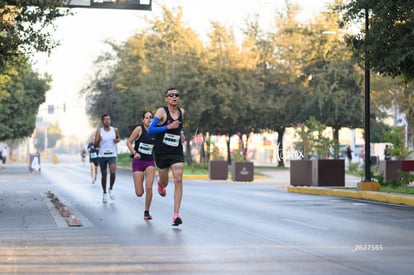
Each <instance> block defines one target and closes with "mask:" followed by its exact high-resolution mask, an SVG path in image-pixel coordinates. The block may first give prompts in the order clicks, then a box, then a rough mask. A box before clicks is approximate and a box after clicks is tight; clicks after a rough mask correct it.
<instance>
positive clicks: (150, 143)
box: [134, 125, 155, 160]
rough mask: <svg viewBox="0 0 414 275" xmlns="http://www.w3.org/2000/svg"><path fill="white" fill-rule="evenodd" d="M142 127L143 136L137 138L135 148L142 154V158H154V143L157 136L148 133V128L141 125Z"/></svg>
mask: <svg viewBox="0 0 414 275" xmlns="http://www.w3.org/2000/svg"><path fill="white" fill-rule="evenodd" d="M140 127H141V129H142V132H141V136H140V137H139V138H137V139H136V140H135V146H134V149H135V151H137V152H138V153H139V154H140V155H141V158H140V159H142V160H154V152H153V149H154V145H155V136H150V135H148V132H147V130H145V127H144V126H142V125H141V126H140Z"/></svg>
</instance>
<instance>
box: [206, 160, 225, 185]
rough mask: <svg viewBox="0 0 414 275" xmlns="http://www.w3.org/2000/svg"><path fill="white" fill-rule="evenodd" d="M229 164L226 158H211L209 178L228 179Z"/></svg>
mask: <svg viewBox="0 0 414 275" xmlns="http://www.w3.org/2000/svg"><path fill="white" fill-rule="evenodd" d="M228 174H229V166H228V164H227V161H226V160H210V161H209V162H208V178H209V179H211V180H227V177H228Z"/></svg>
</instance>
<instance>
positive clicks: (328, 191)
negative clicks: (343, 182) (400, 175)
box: [287, 186, 414, 206]
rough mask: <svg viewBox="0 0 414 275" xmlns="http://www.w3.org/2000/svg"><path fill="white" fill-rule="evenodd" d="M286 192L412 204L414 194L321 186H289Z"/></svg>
mask: <svg viewBox="0 0 414 275" xmlns="http://www.w3.org/2000/svg"><path fill="white" fill-rule="evenodd" d="M287 190H288V192H292V193H302V194H310V195H322V196H338V197H348V198H354V199H362V200H370V201H378V202H386V203H394V204H404V205H410V206H414V196H413V195H407V194H395V193H393V194H391V193H383V192H376V191H358V190H355V189H345V188H344V189H341V188H321V187H312V186H310V187H307V186H289V187H288V188H287Z"/></svg>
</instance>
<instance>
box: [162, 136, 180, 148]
mask: <svg viewBox="0 0 414 275" xmlns="http://www.w3.org/2000/svg"><path fill="white" fill-rule="evenodd" d="M180 139H181V136H180V135H173V134H169V133H165V135H164V139H163V141H162V142H163V143H164V144H166V145H169V146H173V147H178V144H180Z"/></svg>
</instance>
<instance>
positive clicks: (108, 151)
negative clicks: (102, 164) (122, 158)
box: [103, 149, 114, 156]
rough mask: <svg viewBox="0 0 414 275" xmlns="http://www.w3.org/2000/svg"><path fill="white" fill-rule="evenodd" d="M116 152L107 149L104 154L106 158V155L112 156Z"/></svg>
mask: <svg viewBox="0 0 414 275" xmlns="http://www.w3.org/2000/svg"><path fill="white" fill-rule="evenodd" d="M113 153H114V152H113V151H112V150H110V149H106V150H105V151H104V152H103V155H104V156H106V155H112V154H113Z"/></svg>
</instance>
